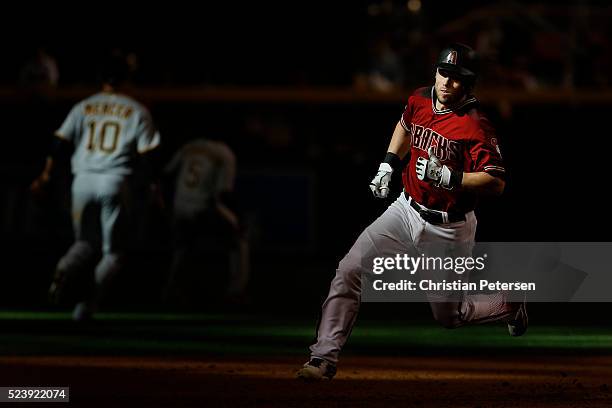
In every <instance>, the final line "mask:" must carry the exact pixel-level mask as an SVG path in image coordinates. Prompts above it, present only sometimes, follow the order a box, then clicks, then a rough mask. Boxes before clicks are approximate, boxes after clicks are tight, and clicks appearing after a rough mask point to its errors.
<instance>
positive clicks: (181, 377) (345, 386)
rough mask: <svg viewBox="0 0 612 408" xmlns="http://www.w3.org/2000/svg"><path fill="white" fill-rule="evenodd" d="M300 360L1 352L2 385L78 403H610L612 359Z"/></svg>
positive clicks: (548, 405)
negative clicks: (63, 390)
mask: <svg viewBox="0 0 612 408" xmlns="http://www.w3.org/2000/svg"><path fill="white" fill-rule="evenodd" d="M300 363H302V361H301V359H296V358H295V357H291V358H289V357H282V358H281V357H276V358H266V359H264V360H262V359H252V358H245V359H242V360H236V359H227V360H224V359H220V358H204V357H198V358H193V359H188V358H180V359H178V358H172V357H168V358H164V357H98V356H95V357H91V356H88V357H78V356H66V357H62V356H53V357H45V356H42V357H40V356H39V357H18V356H8V357H7V356H5V357H0V384H1V385H3V386H51V385H55V386H70V392H71V402H70V404H69V406H75V407H76V406H78V407H132V406H147V407H388V406H394V407H395V406H402V407H454V408H460V407H470V408H475V407H481V408H485V407H495V408H501V407H546V408H552V407H609V406H612V392H611V386H612V357H596V356H590V357H576V356H571V357H551V356H547V357H536V358H534V357H519V356H514V357H504V358H492V357H487V358H484V357H482V358H468V357H384V358H382V357H376V358H374V357H368V358H365V357H346V358H344V359H343V360H342V364H341V366H340V367H339V373H338V376H337V377H336V378H335V379H334V380H333V381H331V382H325V383H317V384H305V383H301V382H298V381H297V380H294V378H293V373H294V371H295V370H296V369H297V368H298V366H299V364H300ZM0 406H2V404H0ZM19 406H20V407H25V406H27V404H19ZM32 406H34V405H32ZM36 406H40V404H36Z"/></svg>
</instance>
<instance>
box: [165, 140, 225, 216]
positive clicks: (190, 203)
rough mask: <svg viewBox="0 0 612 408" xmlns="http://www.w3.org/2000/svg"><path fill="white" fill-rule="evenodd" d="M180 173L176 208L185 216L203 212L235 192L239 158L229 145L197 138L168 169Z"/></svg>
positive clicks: (176, 156)
mask: <svg viewBox="0 0 612 408" xmlns="http://www.w3.org/2000/svg"><path fill="white" fill-rule="evenodd" d="M176 170H178V175H177V179H176V190H175V196H174V208H175V210H176V211H178V212H181V213H196V212H199V211H203V210H205V209H206V208H208V206H209V204H210V203H211V202H212V201H213V200H214V199H215V198H216V196H217V195H218V194H219V193H221V192H223V191H233V189H234V178H235V174H236V159H235V156H234V153H233V152H232V151H231V149H230V148H229V147H228V146H227V145H226V144H225V143H221V142H214V141H211V140H206V139H197V140H194V141H192V142H190V143H188V144H186V145H185V146H183V147H182V148H181V149H180V150H179V151H178V152H177V153H176V154H175V155H174V157H173V159H172V161H171V162H170V163H169V164H168V166H167V167H166V171H168V172H171V171H176Z"/></svg>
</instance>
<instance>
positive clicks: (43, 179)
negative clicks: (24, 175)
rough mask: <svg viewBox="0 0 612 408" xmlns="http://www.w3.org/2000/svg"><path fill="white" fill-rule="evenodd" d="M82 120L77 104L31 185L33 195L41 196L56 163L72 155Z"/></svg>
mask: <svg viewBox="0 0 612 408" xmlns="http://www.w3.org/2000/svg"><path fill="white" fill-rule="evenodd" d="M82 119H83V115H81V107H80V104H77V105H75V106H74V107H73V108H72V109H71V110H70V113H69V114H68V116H66V119H65V120H64V123H62V126H61V127H60V128H59V129H58V130H57V132H55V137H54V138H53V142H52V144H51V149H50V152H49V156H48V157H47V160H46V162H45V167H44V168H43V171H42V172H41V173H40V175H39V176H38V177H37V178H36V179H35V180H34V181H33V182H32V184H31V185H30V191H31V192H32V193H34V194H39V193H40V192H41V191H42V190H43V189H44V187H45V186H46V185H47V184H48V183H49V180H50V179H51V173H52V171H53V168H54V167H55V161H56V160H58V159H63V158H64V157H67V156H69V155H70V151H71V149H72V146H73V143H74V141H75V140H76V137H77V135H78V133H79V131H80V129H81V122H82Z"/></svg>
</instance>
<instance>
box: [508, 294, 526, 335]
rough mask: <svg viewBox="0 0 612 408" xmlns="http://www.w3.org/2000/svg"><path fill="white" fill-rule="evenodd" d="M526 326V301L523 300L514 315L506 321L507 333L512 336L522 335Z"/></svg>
mask: <svg viewBox="0 0 612 408" xmlns="http://www.w3.org/2000/svg"><path fill="white" fill-rule="evenodd" d="M528 326H529V317H528V316H527V302H523V303H521V304H520V306H519V308H518V309H517V311H516V314H515V315H514V317H513V318H512V319H511V320H509V321H508V333H510V335H511V336H512V337H518V336H522V335H523V334H525V332H526V331H527V327H528Z"/></svg>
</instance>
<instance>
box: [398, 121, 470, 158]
mask: <svg viewBox="0 0 612 408" xmlns="http://www.w3.org/2000/svg"><path fill="white" fill-rule="evenodd" d="M410 134H412V147H414V148H417V149H420V150H423V151H425V152H426V151H427V149H429V147H430V146H433V147H434V148H435V149H436V156H438V158H439V159H440V160H442V161H445V160H458V159H459V158H460V157H461V144H460V143H459V142H457V141H455V140H449V139H447V138H445V137H444V136H442V135H441V134H439V133H437V132H435V131H433V130H431V129H429V128H424V127H423V126H420V125H416V124H414V123H410Z"/></svg>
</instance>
